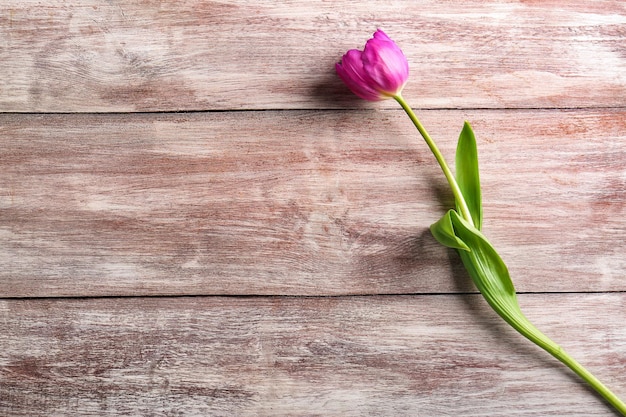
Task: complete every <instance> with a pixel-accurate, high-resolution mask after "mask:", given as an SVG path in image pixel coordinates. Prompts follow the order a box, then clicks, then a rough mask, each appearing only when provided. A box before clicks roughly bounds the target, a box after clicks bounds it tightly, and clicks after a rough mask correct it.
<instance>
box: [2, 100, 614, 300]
mask: <svg viewBox="0 0 626 417" xmlns="http://www.w3.org/2000/svg"><path fill="white" fill-rule="evenodd" d="M421 114H423V120H424V123H426V124H427V126H430V127H431V133H432V135H433V136H435V137H437V138H440V139H441V140H440V141H439V142H440V143H441V147H442V149H443V151H444V153H445V154H447V155H448V156H449V159H451V160H452V159H453V156H454V147H455V141H456V137H457V135H458V132H459V131H460V128H461V123H462V121H463V120H464V119H469V120H472V121H474V128H475V130H476V134H477V136H478V141H479V148H480V161H481V168H482V178H483V185H484V200H485V233H486V234H487V235H488V236H490V237H491V238H492V240H493V242H494V244H495V245H496V247H497V248H499V249H500V251H501V252H502V256H503V257H504V259H505V261H506V262H507V263H508V264H509V265H510V268H511V271H512V275H513V278H514V280H515V282H516V284H517V285H518V290H519V291H534V292H537V291H550V292H554V291H566V292H571V291H624V290H626V281H625V280H624V276H625V275H626V257H625V256H624V255H623V254H624V251H625V250H626V243H624V240H623V237H624V235H626V193H624V185H625V184H626V182H625V181H626V167H625V165H624V162H625V161H626V129H625V128H624V127H625V126H626V112H624V111H623V110H612V109H608V110H579V111H568V112H561V111H519V112H515V113H512V112H511V111H446V112H440V111H429V112H422V113H421ZM0 127H1V128H2V130H3V132H5V137H8V139H5V142H4V149H3V158H2V159H1V160H0V170H1V171H2V172H3V175H2V176H0V190H2V191H1V192H2V200H0V201H2V211H1V212H0V222H1V223H2V224H3V228H2V241H3V244H2V245H0V279H1V280H2V282H4V285H3V286H1V287H0V293H1V294H2V295H4V296H6V297H33V296H98V295H148V294H150V295H168V294H183V295H197V294H204V295H212V294H237V295H246V294H267V295H281V294H282V295H284V294H290V295H338V294H343V295H345V294H381V293H387V294H397V293H441V292H444V293H449V292H459V291H460V292H468V291H474V289H473V287H472V285H471V283H470V281H469V280H468V279H467V277H466V276H465V274H464V273H463V272H462V268H461V266H460V264H459V261H458V258H457V256H456V254H454V253H451V252H449V251H448V250H446V249H445V248H443V247H440V246H439V245H438V244H437V243H436V241H435V240H434V239H433V238H432V236H431V235H430V231H429V230H428V227H429V226H430V224H431V223H433V222H435V221H436V220H437V219H438V218H439V217H440V216H441V215H442V213H444V212H445V210H447V208H449V207H451V206H452V203H451V194H450V193H449V191H447V190H446V185H445V183H444V179H443V175H441V173H440V172H439V168H438V167H437V166H436V163H435V162H434V158H432V156H431V155H430V154H429V152H428V150H427V147H426V146H425V144H424V143H423V142H422V141H421V139H420V138H419V137H418V136H417V134H416V133H415V132H414V130H413V128H412V127H411V126H410V122H409V121H408V118H407V117H406V116H405V115H404V114H403V113H402V112H401V111H399V110H398V111H360V112H354V111H306V112H292V111H287V112H262V113H258V112H252V113H243V114H242V113H203V114H197V113H194V114H185V115H181V114H173V115H163V114H158V115H154V114H151V115H133V116H132V117H129V116H128V115H126V114H123V115H81V116H79V115H55V116H46V117H42V116H33V115H5V116H0ZM503 173H504V174H503Z"/></svg>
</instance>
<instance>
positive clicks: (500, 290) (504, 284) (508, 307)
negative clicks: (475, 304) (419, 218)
mask: <svg viewBox="0 0 626 417" xmlns="http://www.w3.org/2000/svg"><path fill="white" fill-rule="evenodd" d="M450 220H451V222H452V226H453V227H454V233H455V235H456V236H457V237H458V238H459V239H461V240H462V241H463V242H464V243H465V244H466V245H467V246H468V247H469V248H470V250H469V251H459V254H460V256H461V260H462V261H463V265H465V269H467V272H469V274H470V276H471V277H472V280H473V281H474V284H475V285H476V287H477V288H478V290H479V291H480V292H481V293H482V294H483V296H484V297H485V299H486V300H487V302H488V303H489V304H490V305H491V306H492V307H493V309H494V310H496V312H497V313H498V314H500V316H502V318H504V319H505V320H506V321H507V322H510V320H511V319H512V318H513V317H514V316H515V317H516V316H517V315H519V314H521V311H519V306H518V304H517V297H516V295H515V287H514V286H513V282H512V281H511V277H510V275H509V271H508V268H507V267H506V265H505V264H504V262H503V261H502V258H500V255H498V253H497V252H496V250H495V249H494V248H493V246H492V245H491V243H489V241H488V240H487V238H486V237H485V236H484V235H483V234H482V233H481V232H480V231H479V230H478V229H476V228H475V227H472V226H471V225H469V223H467V222H466V221H465V220H463V219H462V218H461V216H459V215H458V214H457V213H456V212H452V213H451V215H450Z"/></svg>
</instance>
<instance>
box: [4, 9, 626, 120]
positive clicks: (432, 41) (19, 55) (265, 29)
mask: <svg viewBox="0 0 626 417" xmlns="http://www.w3.org/2000/svg"><path fill="white" fill-rule="evenodd" d="M377 27H381V28H383V29H385V30H387V31H388V32H389V34H390V35H392V37H394V38H395V39H396V41H397V42H398V43H399V44H400V46H401V47H402V48H403V49H404V50H405V52H406V55H407V57H408V59H409V61H410V62H411V67H412V78H411V81H410V83H409V85H408V86H407V88H406V94H405V96H406V97H412V98H413V99H414V100H416V105H418V106H420V107H421V108H477V107H479V108H509V107H516V108H517V107H532V108H536V107H550V108H552V107H569V108H571V107H586V106H592V107H593V106H624V105H626V78H625V77H624V72H625V71H626V42H624V40H625V39H626V33H625V32H624V28H625V27H626V4H625V3H624V2H620V1H608V0H607V1H594V2H589V1H587V0H574V1H572V0H560V1H550V2H535V1H519V2H500V1H482V0H464V1H459V2H456V3H455V5H454V6H453V7H451V6H450V4H449V3H446V2H440V1H437V0H422V1H413V0H406V1H386V2H362V1H354V0H341V1H332V2H326V1H311V0H295V1H290V2H289V3H288V4H285V3H284V2H257V1H250V0H231V1H223V2H205V1H197V0H187V1H179V0H167V1H158V2H157V1H141V2H138V1H134V0H125V1H115V2H101V1H96V0H85V1H80V2H68V1H61V0H51V1H46V2H40V1H24V0H4V1H3V2H2V5H1V6H0V74H1V76H0V111H1V112H116V111H117V112H122V111H151V110H158V111H172V110H207V109H287V108H289V109H302V108H337V107H345V106H361V105H364V104H363V103H361V102H360V101H356V100H354V99H353V97H352V96H351V95H350V94H349V93H348V92H347V90H346V89H345V87H343V86H342V85H341V83H340V82H339V80H338V79H337V77H336V76H335V75H334V69H333V65H334V63H335V62H336V61H337V60H339V59H340V57H341V55H342V54H343V53H344V52H345V51H346V50H347V49H350V48H356V47H362V45H363V44H364V42H365V40H366V39H367V38H368V37H369V36H370V35H371V33H372V32H373V31H374V30H375V29H376V28H377ZM382 106H389V107H390V106H393V104H392V103H385V104H382Z"/></svg>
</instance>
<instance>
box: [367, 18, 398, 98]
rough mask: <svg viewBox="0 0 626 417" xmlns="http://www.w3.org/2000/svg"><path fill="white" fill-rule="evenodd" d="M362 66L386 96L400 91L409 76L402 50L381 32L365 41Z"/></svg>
mask: <svg viewBox="0 0 626 417" xmlns="http://www.w3.org/2000/svg"><path fill="white" fill-rule="evenodd" d="M362 59H363V66H364V69H365V71H366V72H367V74H368V76H369V77H370V78H371V79H372V81H373V82H374V83H375V84H376V85H377V87H378V90H379V91H380V92H382V93H383V94H386V95H391V96H393V95H395V94H397V93H399V92H400V91H401V90H402V87H404V84H405V83H406V80H407V79H408V76H409V64H408V62H407V60H406V57H405V56H404V54H403V53H402V50H401V49H400V48H399V47H398V46H397V45H396V43H395V42H394V41H392V40H391V39H389V37H388V36H387V35H386V34H385V33H384V32H383V31H381V30H379V31H377V32H376V33H375V34H374V38H372V39H370V40H369V41H367V43H366V45H365V49H364V50H363V55H362Z"/></svg>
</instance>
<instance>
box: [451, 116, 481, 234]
mask: <svg viewBox="0 0 626 417" xmlns="http://www.w3.org/2000/svg"><path fill="white" fill-rule="evenodd" d="M455 165H456V181H457V183H458V184H459V188H460V189H461V194H463V198H464V199H465V202H466V203H467V206H468V208H469V211H470V214H471V215H472V221H473V222H474V225H475V226H476V228H477V229H478V230H480V229H481V228H482V223H483V206H482V198H481V193H480V176H479V174H478V150H477V149H476V138H475V137H474V132H473V131H472V127H471V126H470V124H469V123H468V122H465V124H464V125H463V130H462V131H461V134H460V135H459V142H458V144H457V147H456V159H455ZM457 209H458V207H457Z"/></svg>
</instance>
